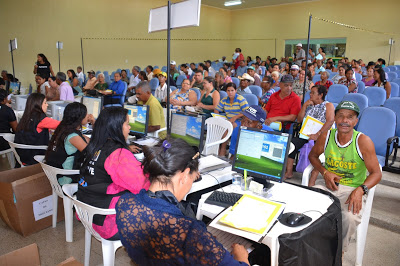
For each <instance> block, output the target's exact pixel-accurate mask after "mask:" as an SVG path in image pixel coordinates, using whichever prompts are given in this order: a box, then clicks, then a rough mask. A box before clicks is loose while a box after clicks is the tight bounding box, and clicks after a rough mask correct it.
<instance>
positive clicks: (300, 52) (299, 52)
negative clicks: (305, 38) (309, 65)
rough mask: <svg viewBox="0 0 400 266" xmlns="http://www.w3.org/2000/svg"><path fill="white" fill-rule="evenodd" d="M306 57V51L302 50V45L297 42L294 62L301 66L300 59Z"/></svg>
mask: <svg viewBox="0 0 400 266" xmlns="http://www.w3.org/2000/svg"><path fill="white" fill-rule="evenodd" d="M304 59H306V52H305V51H304V50H303V45H302V44H301V43H298V44H297V45H296V62H295V64H296V65H298V66H301V61H303V60H304Z"/></svg>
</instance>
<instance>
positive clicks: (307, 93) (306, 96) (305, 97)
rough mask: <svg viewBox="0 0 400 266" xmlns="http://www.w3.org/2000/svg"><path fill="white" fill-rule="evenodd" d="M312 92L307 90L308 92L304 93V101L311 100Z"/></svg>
mask: <svg viewBox="0 0 400 266" xmlns="http://www.w3.org/2000/svg"><path fill="white" fill-rule="evenodd" d="M310 92H311V91H307V92H306V95H304V102H306V101H308V100H310Z"/></svg>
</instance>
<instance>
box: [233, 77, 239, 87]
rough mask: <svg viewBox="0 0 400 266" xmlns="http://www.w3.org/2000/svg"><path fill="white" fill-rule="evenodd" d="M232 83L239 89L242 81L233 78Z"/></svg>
mask: <svg viewBox="0 0 400 266" xmlns="http://www.w3.org/2000/svg"><path fill="white" fill-rule="evenodd" d="M232 82H233V83H235V85H236V88H239V85H240V80H239V79H238V78H235V77H232Z"/></svg>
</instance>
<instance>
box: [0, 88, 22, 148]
mask: <svg viewBox="0 0 400 266" xmlns="http://www.w3.org/2000/svg"><path fill="white" fill-rule="evenodd" d="M7 96H8V95H7V92H6V91H5V90H3V89H0V133H11V129H12V131H13V132H15V131H16V130H17V125H18V123H17V118H16V117H15V113H14V111H13V109H11V108H10V107H8V105H7V102H8V100H7ZM9 148H10V146H9V145H8V142H7V141H6V140H5V139H3V137H0V151H4V150H8V149H9Z"/></svg>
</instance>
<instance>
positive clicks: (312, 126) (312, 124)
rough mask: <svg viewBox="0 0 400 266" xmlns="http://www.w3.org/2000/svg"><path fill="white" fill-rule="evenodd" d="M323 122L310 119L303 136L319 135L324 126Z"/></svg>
mask: <svg viewBox="0 0 400 266" xmlns="http://www.w3.org/2000/svg"><path fill="white" fill-rule="evenodd" d="M320 123H322V122H319V123H318V122H316V121H314V120H311V119H308V121H307V124H305V126H304V129H303V134H305V135H308V136H309V135H311V134H315V133H317V132H318V131H319V130H320V129H321V128H322V127H323V126H324V125H323V124H320Z"/></svg>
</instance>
